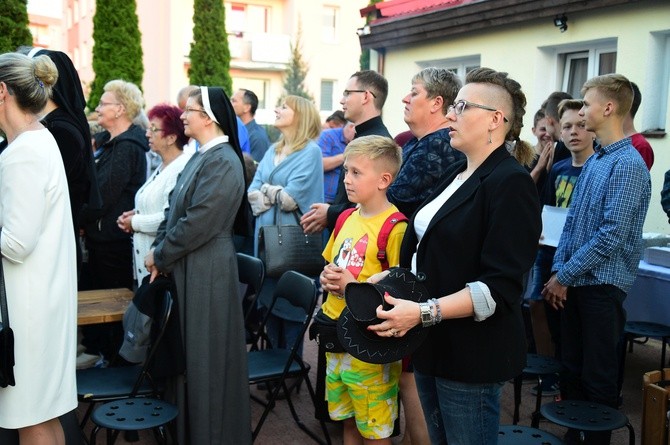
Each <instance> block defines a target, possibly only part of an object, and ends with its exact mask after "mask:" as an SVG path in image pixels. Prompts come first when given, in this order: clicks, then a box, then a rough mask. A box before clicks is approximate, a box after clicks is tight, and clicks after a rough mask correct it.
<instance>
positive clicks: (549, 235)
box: [540, 205, 568, 247]
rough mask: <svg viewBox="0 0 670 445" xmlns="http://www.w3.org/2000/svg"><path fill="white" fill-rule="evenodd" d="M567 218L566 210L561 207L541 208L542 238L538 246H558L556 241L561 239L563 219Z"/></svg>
mask: <svg viewBox="0 0 670 445" xmlns="http://www.w3.org/2000/svg"><path fill="white" fill-rule="evenodd" d="M567 216H568V209H567V208H563V207H552V206H547V205H546V206H544V207H542V236H543V238H542V239H541V240H540V244H544V245H545V246H552V247H557V246H558V240H559V239H561V233H563V226H564V225H565V218H567Z"/></svg>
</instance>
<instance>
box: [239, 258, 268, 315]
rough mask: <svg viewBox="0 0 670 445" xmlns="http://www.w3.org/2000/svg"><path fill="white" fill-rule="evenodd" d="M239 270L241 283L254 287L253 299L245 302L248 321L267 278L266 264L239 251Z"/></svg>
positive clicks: (245, 313)
mask: <svg viewBox="0 0 670 445" xmlns="http://www.w3.org/2000/svg"><path fill="white" fill-rule="evenodd" d="M237 270H238V276H239V278H238V279H239V281H240V283H243V284H246V285H248V286H250V287H251V288H252V289H253V296H254V297H253V299H252V300H248V301H244V302H243V307H244V321H245V322H246V321H247V320H248V319H249V316H250V315H251V313H252V312H253V310H254V307H255V305H256V299H257V298H258V294H259V293H260V291H261V287H262V286H263V280H264V279H265V265H264V264H263V261H261V260H260V259H259V258H256V257H253V256H250V255H246V254H244V253H238V254H237ZM247 294H249V292H247Z"/></svg>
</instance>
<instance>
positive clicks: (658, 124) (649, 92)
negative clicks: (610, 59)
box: [631, 31, 670, 131]
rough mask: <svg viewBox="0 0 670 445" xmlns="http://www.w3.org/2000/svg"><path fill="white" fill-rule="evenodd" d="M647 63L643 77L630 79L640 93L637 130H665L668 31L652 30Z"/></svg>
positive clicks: (668, 89)
mask: <svg viewBox="0 0 670 445" xmlns="http://www.w3.org/2000/svg"><path fill="white" fill-rule="evenodd" d="M649 56H650V57H649V64H648V66H647V67H645V68H646V70H645V71H646V75H645V78H644V79H631V80H632V81H634V82H635V83H637V84H638V86H639V87H640V90H641V93H642V104H641V105H640V110H639V111H638V113H637V114H638V116H637V117H636V119H639V117H640V116H641V118H642V124H641V125H640V126H639V128H638V130H642V131H649V130H651V131H659V130H665V131H667V130H668V129H667V128H666V121H667V119H668V111H669V110H668V108H669V107H668V94H670V86H669V85H668V84H670V31H664V32H652V33H651V48H650V52H649Z"/></svg>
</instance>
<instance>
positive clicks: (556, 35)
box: [360, 0, 670, 233]
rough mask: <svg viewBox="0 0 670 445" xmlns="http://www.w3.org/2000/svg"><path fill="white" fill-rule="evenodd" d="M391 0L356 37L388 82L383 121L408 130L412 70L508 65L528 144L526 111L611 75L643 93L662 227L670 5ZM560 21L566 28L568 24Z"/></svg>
mask: <svg viewBox="0 0 670 445" xmlns="http://www.w3.org/2000/svg"><path fill="white" fill-rule="evenodd" d="M550 3H552V4H551V5H549V3H547V2H545V1H541V0H390V1H384V2H381V3H377V4H376V5H374V6H372V7H369V8H365V9H364V10H363V11H362V13H363V14H364V15H365V14H371V16H372V17H373V18H374V20H373V21H372V22H371V23H370V25H369V26H368V27H366V28H365V30H364V32H362V33H361V36H360V41H361V45H362V47H363V48H368V49H371V50H373V52H374V53H375V57H373V59H374V60H375V63H376V66H377V67H378V69H379V70H380V71H381V72H382V73H383V74H384V75H385V76H386V78H387V79H388V81H389V98H388V100H387V102H386V106H385V108H384V122H385V123H386V124H387V126H388V127H389V130H391V133H392V134H395V133H398V132H400V131H404V130H406V128H407V126H406V125H405V124H404V122H403V115H402V113H401V112H400V111H399V110H398V108H399V106H400V101H401V99H402V97H403V96H404V95H405V94H407V92H409V89H410V80H411V77H412V75H413V74H415V73H416V72H418V71H419V70H420V69H422V68H424V67H426V66H440V67H445V68H448V69H451V70H453V71H455V72H457V73H458V74H459V75H460V76H461V77H462V78H464V77H465V74H466V73H467V72H468V71H469V70H470V69H472V68H475V67H479V66H486V67H490V68H493V69H496V70H498V71H506V72H508V73H509V74H510V76H511V77H512V78H514V79H515V80H517V81H518V82H519V83H521V85H522V87H523V89H524V92H525V94H526V97H527V100H528V106H527V108H526V115H525V117H524V123H525V126H524V129H523V132H522V134H521V136H522V138H524V139H525V140H527V141H529V142H531V143H535V138H534V137H533V135H532V133H531V128H532V126H533V115H534V114H535V111H536V110H538V109H539V108H540V105H541V104H542V102H543V101H544V99H546V98H547V96H549V94H550V93H551V92H553V91H569V92H571V93H572V94H573V95H574V96H575V97H580V94H579V90H580V89H581V86H582V84H583V83H584V81H585V80H587V79H588V78H591V77H593V76H595V75H599V74H605V73H610V72H618V73H621V74H623V75H625V76H626V77H628V78H629V79H630V80H632V81H634V82H635V83H636V84H637V85H638V86H639V87H640V90H641V91H642V105H641V107H640V109H639V111H638V113H637V116H636V118H635V127H636V129H637V130H638V131H640V132H643V134H645V136H646V137H647V138H648V140H649V142H650V143H651V145H652V147H653V149H654V154H655V162H654V166H653V168H652V169H651V177H652V202H651V205H650V208H649V212H648V215H647V219H646V222H645V231H647V232H661V233H668V232H670V228H669V227H668V221H667V216H666V215H665V213H664V212H663V210H662V208H661V206H660V191H661V188H662V186H663V175H664V173H665V171H667V170H668V169H670V137H669V136H668V135H667V134H666V133H667V131H668V128H669V127H670V109H669V104H670V89H669V88H670V87H669V85H670V3H669V2H667V0H608V1H600V0H594V1H588V2H583V1H576V0H563V1H560V2H559V1H557V2H550ZM566 25H567V26H566Z"/></svg>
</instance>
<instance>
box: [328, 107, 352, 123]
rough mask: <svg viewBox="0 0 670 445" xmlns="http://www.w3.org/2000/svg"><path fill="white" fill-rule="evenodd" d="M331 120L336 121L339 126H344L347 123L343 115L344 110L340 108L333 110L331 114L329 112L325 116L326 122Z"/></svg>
mask: <svg viewBox="0 0 670 445" xmlns="http://www.w3.org/2000/svg"><path fill="white" fill-rule="evenodd" d="M331 121H334V122H337V123H338V124H340V125H341V126H345V125H346V124H347V119H346V118H345V117H344V111H342V110H335V111H333V114H331V115H330V116H328V117H327V118H326V122H331Z"/></svg>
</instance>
